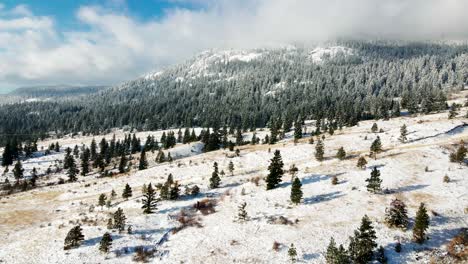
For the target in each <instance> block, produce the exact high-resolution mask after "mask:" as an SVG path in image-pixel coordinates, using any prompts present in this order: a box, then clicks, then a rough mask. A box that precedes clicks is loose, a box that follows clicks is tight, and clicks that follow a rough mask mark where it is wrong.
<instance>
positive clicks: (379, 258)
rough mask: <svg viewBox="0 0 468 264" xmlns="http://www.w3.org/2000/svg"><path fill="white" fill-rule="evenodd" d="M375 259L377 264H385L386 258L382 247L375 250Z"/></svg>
mask: <svg viewBox="0 0 468 264" xmlns="http://www.w3.org/2000/svg"><path fill="white" fill-rule="evenodd" d="M375 258H376V259H377V261H378V262H379V263H382V264H386V263H387V257H386V256H385V249H384V248H383V247H382V246H380V247H379V248H378V249H377V254H376V257H375Z"/></svg>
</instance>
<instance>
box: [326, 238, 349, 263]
mask: <svg viewBox="0 0 468 264" xmlns="http://www.w3.org/2000/svg"><path fill="white" fill-rule="evenodd" d="M325 261H326V263H327V264H350V263H351V261H350V260H349V256H348V252H347V251H346V249H345V248H344V247H343V245H340V246H339V247H337V246H336V243H335V239H333V237H332V238H330V244H328V247H327V252H326V254H325Z"/></svg>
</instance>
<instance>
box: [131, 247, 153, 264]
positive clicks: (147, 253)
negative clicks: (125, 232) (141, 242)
mask: <svg viewBox="0 0 468 264" xmlns="http://www.w3.org/2000/svg"><path fill="white" fill-rule="evenodd" d="M154 253H155V250H154V249H148V248H144V247H142V246H139V247H136V248H135V256H133V261H136V262H145V263H146V262H148V260H149V259H150V258H153V257H154Z"/></svg>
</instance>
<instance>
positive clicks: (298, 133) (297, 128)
mask: <svg viewBox="0 0 468 264" xmlns="http://www.w3.org/2000/svg"><path fill="white" fill-rule="evenodd" d="M301 138H302V125H301V123H300V122H298V121H296V122H295V123H294V140H295V141H296V142H297V140H299V139H301Z"/></svg>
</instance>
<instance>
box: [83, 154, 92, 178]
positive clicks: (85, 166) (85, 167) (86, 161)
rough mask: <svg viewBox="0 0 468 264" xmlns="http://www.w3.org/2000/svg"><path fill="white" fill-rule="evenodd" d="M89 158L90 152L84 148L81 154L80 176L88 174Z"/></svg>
mask: <svg viewBox="0 0 468 264" xmlns="http://www.w3.org/2000/svg"><path fill="white" fill-rule="evenodd" d="M90 156H91V152H90V150H89V149H88V148H86V149H85V150H84V151H83V153H82V154H81V175H82V176H86V174H88V173H89V158H90Z"/></svg>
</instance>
